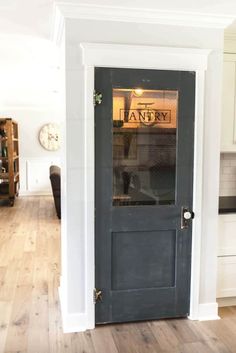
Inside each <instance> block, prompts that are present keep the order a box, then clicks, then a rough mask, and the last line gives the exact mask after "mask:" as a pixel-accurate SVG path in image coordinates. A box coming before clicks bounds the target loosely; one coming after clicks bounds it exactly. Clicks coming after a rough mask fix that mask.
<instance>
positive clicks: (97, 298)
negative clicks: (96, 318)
mask: <svg viewBox="0 0 236 353" xmlns="http://www.w3.org/2000/svg"><path fill="white" fill-rule="evenodd" d="M101 301H102V291H101V289H97V288H94V290H93V302H94V304H97V302H101Z"/></svg>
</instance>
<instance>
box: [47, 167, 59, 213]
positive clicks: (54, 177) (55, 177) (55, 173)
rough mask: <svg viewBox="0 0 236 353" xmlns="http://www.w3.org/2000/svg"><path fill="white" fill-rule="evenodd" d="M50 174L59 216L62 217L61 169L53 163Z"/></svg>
mask: <svg viewBox="0 0 236 353" xmlns="http://www.w3.org/2000/svg"><path fill="white" fill-rule="evenodd" d="M49 174H50V181H51V186H52V193H53V198H54V203H55V208H56V213H57V217H58V218H59V219H61V169H60V168H59V167H58V166H56V165H52V166H51V167H50V171H49Z"/></svg>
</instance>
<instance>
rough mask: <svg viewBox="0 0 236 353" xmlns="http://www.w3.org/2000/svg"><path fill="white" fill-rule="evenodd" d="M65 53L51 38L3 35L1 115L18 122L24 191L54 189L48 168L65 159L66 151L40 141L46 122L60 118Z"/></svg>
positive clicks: (0, 49)
mask: <svg viewBox="0 0 236 353" xmlns="http://www.w3.org/2000/svg"><path fill="white" fill-rule="evenodd" d="M61 76H62V70H61V69H60V55H59V50H58V48H56V47H54V45H53V44H52V42H51V41H49V40H43V39H39V38H37V37H31V36H19V35H0V77H1V87H0V117H11V118H13V119H15V120H16V121H17V122H18V124H19V148H20V194H22V195H25V194H26V195H28V194H48V193H51V188H50V183H49V177H48V173H49V172H48V169H49V166H50V165H51V164H52V163H55V164H60V155H61V151H56V152H50V151H46V150H45V149H44V148H43V147H42V146H41V145H40V143H39V140H38V133H39V130H40V128H41V127H42V125H43V124H46V123H49V122H57V123H61V122H62V120H63V118H64V115H63V111H62V108H61V106H62V105H61V94H62V93H61Z"/></svg>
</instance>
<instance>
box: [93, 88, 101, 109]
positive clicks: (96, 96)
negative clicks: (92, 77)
mask: <svg viewBox="0 0 236 353" xmlns="http://www.w3.org/2000/svg"><path fill="white" fill-rule="evenodd" d="M101 103H102V93H100V92H97V91H94V92H93V105H94V106H96V105H99V104H101Z"/></svg>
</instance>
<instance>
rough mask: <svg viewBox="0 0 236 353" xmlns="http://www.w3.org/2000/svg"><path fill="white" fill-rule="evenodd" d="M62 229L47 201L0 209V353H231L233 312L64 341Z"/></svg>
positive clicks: (22, 201)
mask: <svg viewBox="0 0 236 353" xmlns="http://www.w3.org/2000/svg"><path fill="white" fill-rule="evenodd" d="M59 275H60V222H59V221H58V219H57V217H56V214H55V210H54V205H53V200H52V198H51V197H20V198H19V199H18V200H17V201H16V203H15V206H14V207H8V206H3V205H2V204H0V353H236V307H228V308H224V309H221V310H220V315H221V317H222V320H218V321H208V322H194V321H189V320H187V319H179V320H161V321H151V322H140V323H132V324H117V325H106V326H99V327H97V328H96V329H95V330H91V331H87V332H85V333H73V334H63V332H62V325H61V316H60V306H59V298H58V285H59Z"/></svg>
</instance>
